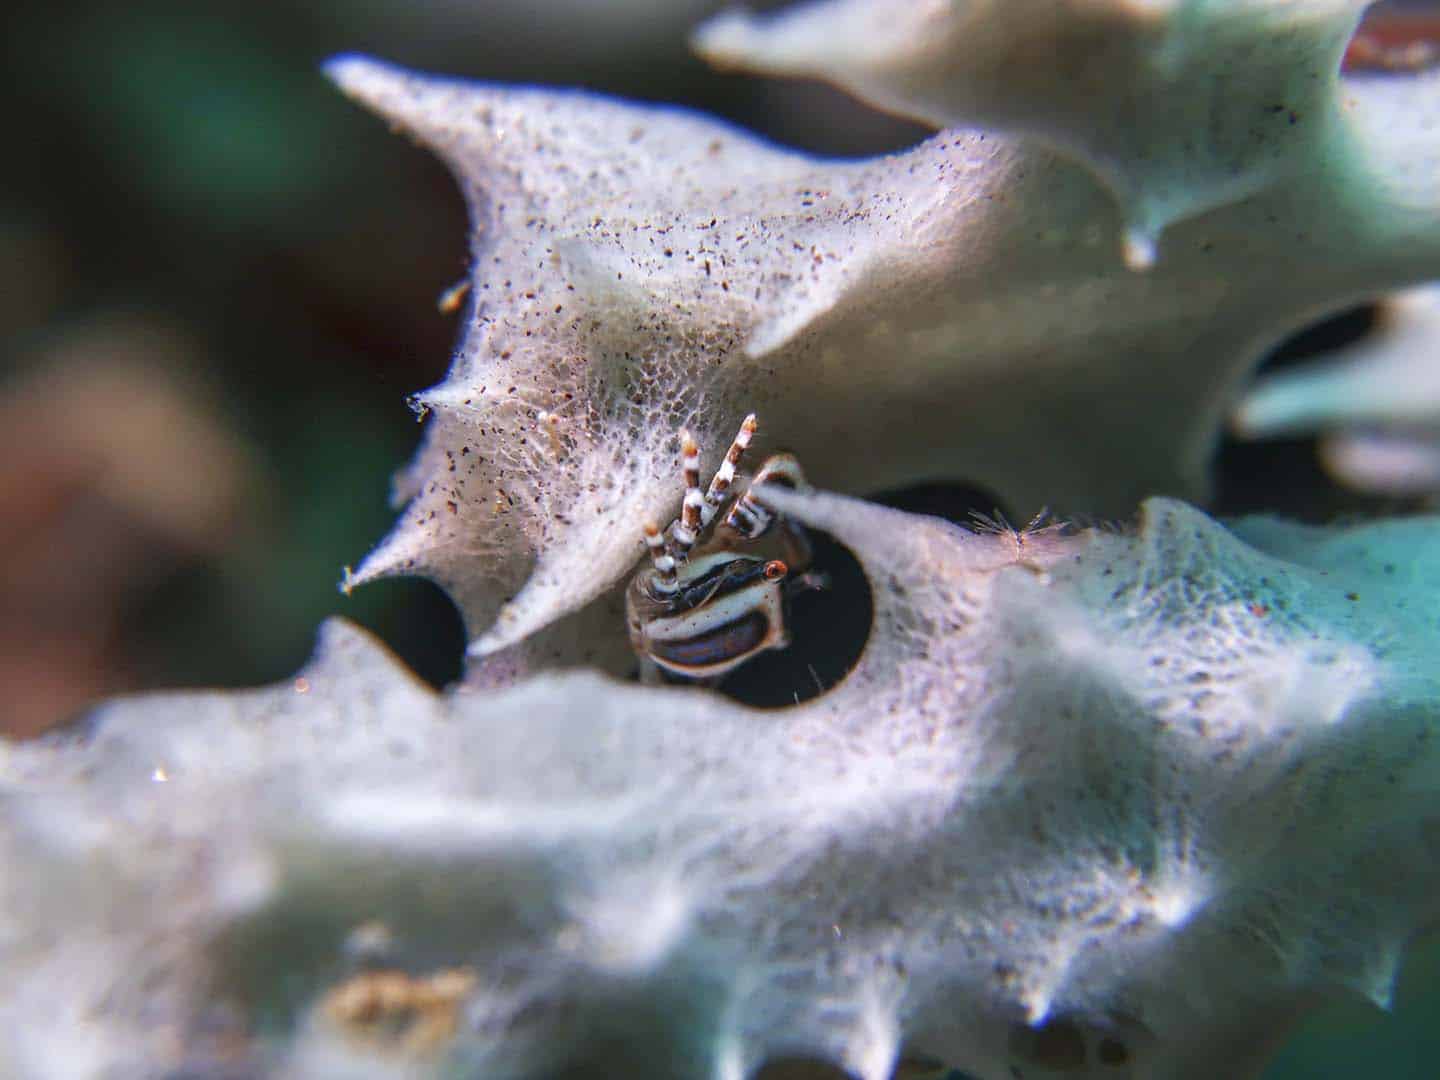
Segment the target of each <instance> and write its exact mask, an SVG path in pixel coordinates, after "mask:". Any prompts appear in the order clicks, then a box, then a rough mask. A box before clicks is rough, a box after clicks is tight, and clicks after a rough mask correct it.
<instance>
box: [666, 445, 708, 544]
mask: <svg viewBox="0 0 1440 1080" xmlns="http://www.w3.org/2000/svg"><path fill="white" fill-rule="evenodd" d="M680 445H681V453H682V454H683V455H684V459H683V460H684V464H683V468H684V471H685V504H684V506H683V507H682V508H681V510H680V517H679V519H678V520H676V522H675V524H673V525H672V526H670V552H671V554H672V555H674V557H675V560H676V562H684V561H685V560H686V559H688V558H689V557H690V549H691V548H692V547H694V546H695V541H696V540H697V539H699V537H700V528H701V517H702V510H703V508H704V506H705V495H704V493H703V492H701V490H700V447H699V446H698V445H696V443H695V440H694V439H693V438H692V437H691V435H690V433H689V432H688V431H682V432H681V433H680Z"/></svg>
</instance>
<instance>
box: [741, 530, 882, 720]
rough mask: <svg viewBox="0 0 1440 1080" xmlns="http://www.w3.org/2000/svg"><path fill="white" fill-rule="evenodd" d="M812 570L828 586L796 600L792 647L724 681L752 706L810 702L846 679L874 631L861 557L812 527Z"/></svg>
mask: <svg viewBox="0 0 1440 1080" xmlns="http://www.w3.org/2000/svg"><path fill="white" fill-rule="evenodd" d="M810 541H811V543H812V544H813V545H814V549H815V560H814V563H813V564H812V566H811V569H812V570H813V571H814V572H816V573H820V574H823V575H825V577H826V578H827V579H828V581H829V586H828V588H825V589H823V590H813V591H805V592H801V593H798V594H797V595H795V596H794V597H792V598H791V601H790V618H789V626H790V647H789V648H788V649H776V650H771V651H769V652H763V653H760V654H759V655H758V656H756V657H754V658H753V659H751V660H749V661H748V662H746V663H745V664H742V665H741V666H740V667H739V668H737V669H736V670H735V671H733V672H732V673H731V674H730V675H728V676H727V677H726V678H725V680H724V681H723V682H721V684H720V692H721V693H723V694H725V695H726V696H727V697H731V698H734V699H735V700H736V701H740V702H743V703H744V704H746V705H753V706H756V707H758V708H781V707H784V706H786V705H798V704H800V703H801V702H802V701H809V700H810V699H811V698H814V697H818V696H819V695H820V694H821V693H823V692H824V691H826V690H829V689H830V688H831V687H832V686H834V685H835V684H836V683H837V682H839V681H840V680H841V679H843V678H844V677H845V675H846V673H847V672H849V670H850V669H851V668H852V667H854V666H855V662H856V661H857V660H859V659H860V653H861V651H862V650H863V649H864V648H865V639H866V638H868V637H869V636H870V621H871V618H872V617H873V615H874V605H873V603H872V602H871V599H870V586H869V584H868V583H867V582H866V580H865V572H864V571H863V570H861V569H860V563H859V562H857V561H856V559H855V556H854V555H852V554H850V552H849V551H848V550H847V549H846V548H844V547H843V546H841V545H840V544H839V543H837V542H836V541H835V540H833V539H831V538H830V537H829V536H827V535H825V534H824V533H817V532H813V531H812V532H811V533H810Z"/></svg>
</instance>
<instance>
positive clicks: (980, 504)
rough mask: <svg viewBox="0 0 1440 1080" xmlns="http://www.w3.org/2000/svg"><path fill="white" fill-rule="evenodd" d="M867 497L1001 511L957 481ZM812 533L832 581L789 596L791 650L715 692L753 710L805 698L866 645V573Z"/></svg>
mask: <svg viewBox="0 0 1440 1080" xmlns="http://www.w3.org/2000/svg"><path fill="white" fill-rule="evenodd" d="M870 498H871V501H873V502H878V503H881V504H882V505H885V506H892V507H894V508H896V509H898V510H905V511H907V512H909V513H912V514H928V515H930V516H932V517H941V518H946V519H947V520H950V521H954V522H958V523H962V524H965V523H969V522H970V521H971V520H972V518H971V515H972V514H973V513H976V512H978V513H982V514H990V515H993V514H996V513H997V512H998V513H1001V514H1003V513H1004V508H1003V507H1001V505H1000V503H999V501H998V500H996V499H995V497H994V496H993V495H990V494H987V493H986V492H984V491H982V490H980V489H977V488H974V487H968V486H966V485H963V484H958V483H957V484H945V483H931V484H920V485H916V486H914V487H908V488H902V489H897V490H894V491H886V492H881V493H880V494H878V495H873V496H871V497H870ZM810 538H811V540H812V542H813V543H814V546H815V563H814V567H813V569H814V570H816V571H817V572H819V573H822V574H825V575H826V576H827V577H828V578H829V579H830V587H829V588H828V589H825V590H824V591H822V592H806V593H801V594H799V595H798V596H796V597H794V599H793V602H792V603H791V607H790V622H789V626H790V637H791V644H790V647H789V648H788V649H781V650H775V651H771V652H765V653H761V654H760V655H759V656H756V657H755V658H753V659H752V660H750V661H749V662H747V663H745V664H744V665H742V666H741V667H739V668H737V669H736V670H735V671H734V672H732V673H731V674H730V675H729V676H728V677H726V679H725V680H724V681H723V682H722V683H721V684H720V687H719V689H720V692H721V693H723V694H725V695H726V696H728V697H731V698H734V699H735V700H736V701H740V702H743V703H744V704H746V705H753V706H756V707H758V708H783V707H785V706H787V705H798V704H800V703H801V702H805V701H809V700H810V699H811V698H814V697H817V696H819V695H820V694H821V693H823V692H825V691H826V690H829V689H830V688H831V687H832V686H834V685H835V684H836V683H838V682H839V681H840V680H841V679H842V678H844V677H845V675H846V673H847V672H849V670H850V669H851V668H853V667H854V666H855V664H856V662H857V661H858V660H859V659H860V653H861V652H862V651H863V650H864V648H865V642H866V639H867V638H868V637H869V636H870V624H871V620H872V619H873V617H874V610H875V609H874V604H873V602H872V599H871V596H870V586H869V583H868V582H867V581H866V580H865V572H864V571H863V570H862V569H861V568H860V564H859V562H858V561H857V560H856V559H855V556H854V555H852V554H851V553H850V551H849V550H848V549H846V548H845V547H844V546H843V545H841V544H840V543H839V542H837V541H836V540H834V539H832V538H831V537H829V536H827V535H825V534H824V533H817V532H813V531H812V532H811V534H810Z"/></svg>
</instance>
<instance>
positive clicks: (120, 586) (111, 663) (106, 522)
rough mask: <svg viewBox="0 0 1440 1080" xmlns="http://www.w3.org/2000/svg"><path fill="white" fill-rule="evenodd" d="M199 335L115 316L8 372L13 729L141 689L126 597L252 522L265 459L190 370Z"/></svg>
mask: <svg viewBox="0 0 1440 1080" xmlns="http://www.w3.org/2000/svg"><path fill="white" fill-rule="evenodd" d="M195 350H196V345H195V343H194V342H192V341H190V340H188V339H187V338H186V336H185V335H184V334H183V333H182V332H180V331H178V330H176V329H174V328H173V327H169V326H166V325H164V324H163V323H158V322H155V321H147V320H142V319H138V318H133V317H126V318H118V319H111V320H105V321H101V322H98V323H95V324H92V325H89V326H85V327H83V328H74V329H72V330H71V331H70V332H69V333H67V334H66V335H65V336H64V337H63V338H62V339H61V340H60V341H58V342H55V343H53V344H52V345H51V346H50V347H49V348H48V349H46V350H45V355H43V356H42V357H39V358H37V360H36V362H35V364H34V366H33V368H32V369H31V370H28V371H26V372H24V373H23V374H19V375H16V376H14V377H12V378H10V379H9V380H8V381H6V382H5V383H4V384H3V385H0V551H3V552H4V553H5V558H4V559H3V561H0V699H3V702H4V712H3V716H0V731H3V732H5V733H6V734H10V735H19V736H28V735H34V734H38V733H39V732H41V731H44V730H45V729H47V728H48V727H50V726H52V725H53V724H55V723H57V722H59V721H61V720H64V719H65V718H67V717H69V716H70V715H72V714H74V713H75V712H76V711H78V710H79V709H80V708H81V707H83V706H84V705H85V704H87V703H88V702H90V701H91V700H93V699H95V698H97V697H100V696H103V695H106V694H113V693H116V692H119V691H121V690H127V689H131V688H132V686H133V682H134V673H133V669H132V663H131V661H132V660H133V657H131V656H129V655H127V650H126V648H125V640H124V635H123V633H122V630H123V627H124V624H125V614H126V612H127V611H128V610H130V609H131V608H132V607H133V606H134V605H135V603H136V601H137V599H138V598H139V597H141V596H142V595H143V594H144V593H145V591H146V590H147V589H149V588H153V587H154V586H155V585H156V583H157V582H161V581H163V580H164V579H165V578H166V577H168V576H170V575H173V574H174V573H175V572H176V571H177V569H178V568H180V567H182V566H183V565H184V564H186V563H187V562H189V561H192V560H196V559H203V558H218V557H222V556H223V555H224V554H226V552H227V550H229V549H231V548H232V547H233V546H234V545H236V544H237V542H239V541H240V540H241V538H242V537H243V535H244V533H243V510H244V509H245V507H246V504H247V502H248V501H250V500H251V499H252V498H253V495H254V488H255V482H256V475H255V463H254V461H253V460H252V458H251V456H250V454H249V453H248V452H247V451H246V449H245V448H244V447H243V446H242V445H241V443H240V442H239V440H238V439H237V438H236V436H235V435H234V433H233V432H232V431H230V430H229V429H228V425H227V424H226V423H225V422H224V420H223V417H222V416H221V414H220V413H219V412H218V410H217V409H215V408H214V406H213V404H212V403H210V402H208V401H207V400H206V399H205V395H204V393H203V392H202V391H201V390H200V389H199V388H198V387H195V386H193V385H189V384H187V382H186V380H185V377H184V376H183V374H182V373H183V372H184V371H185V370H186V369H187V368H189V369H191V370H193V369H194V368H195V367H197V366H198V365H197V364H196V363H195V361H194V352H195Z"/></svg>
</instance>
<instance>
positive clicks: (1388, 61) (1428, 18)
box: [1345, 4, 1440, 71]
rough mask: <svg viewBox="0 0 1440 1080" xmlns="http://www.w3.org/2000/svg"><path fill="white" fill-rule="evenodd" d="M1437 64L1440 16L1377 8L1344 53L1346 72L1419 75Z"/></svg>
mask: <svg viewBox="0 0 1440 1080" xmlns="http://www.w3.org/2000/svg"><path fill="white" fill-rule="evenodd" d="M1437 61H1440V13H1436V12H1435V11H1433V10H1429V11H1424V10H1416V9H1414V8H1404V7H1396V6H1391V5H1384V4H1381V5H1377V6H1376V7H1373V8H1371V9H1370V10H1369V11H1368V12H1366V14H1365V18H1364V20H1363V21H1362V22H1361V24H1360V29H1359V30H1358V31H1357V32H1356V34H1355V36H1354V38H1352V39H1351V41H1350V47H1349V48H1347V49H1346V50H1345V69H1346V70H1347V71H1421V70H1424V69H1425V68H1429V67H1433V66H1435V64H1436V62H1437Z"/></svg>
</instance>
